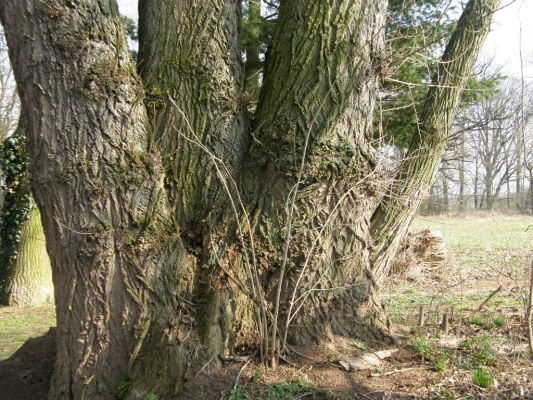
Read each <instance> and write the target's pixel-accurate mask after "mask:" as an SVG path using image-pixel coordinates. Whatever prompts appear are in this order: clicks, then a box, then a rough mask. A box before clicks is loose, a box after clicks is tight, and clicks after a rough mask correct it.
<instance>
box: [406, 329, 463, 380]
mask: <svg viewBox="0 0 533 400" xmlns="http://www.w3.org/2000/svg"><path fill="white" fill-rule="evenodd" d="M410 344H411V346H412V347H413V349H414V350H415V352H416V353H417V354H418V355H419V356H420V357H421V358H422V359H423V360H426V361H429V362H431V363H432V364H433V366H434V367H435V369H436V370H437V371H439V372H443V371H445V370H446V368H447V366H448V360H449V359H450V358H452V356H453V353H452V352H451V351H450V350H447V349H439V348H437V347H435V346H433V345H432V344H431V343H430V342H429V341H428V340H427V339H424V338H419V337H418V338H413V339H411V341H410Z"/></svg>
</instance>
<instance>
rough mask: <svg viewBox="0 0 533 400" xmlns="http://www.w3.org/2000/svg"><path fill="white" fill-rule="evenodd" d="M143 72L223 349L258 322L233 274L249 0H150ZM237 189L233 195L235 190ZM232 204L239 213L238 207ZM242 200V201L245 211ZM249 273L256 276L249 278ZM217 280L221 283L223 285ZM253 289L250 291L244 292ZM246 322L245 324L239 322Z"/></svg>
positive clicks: (198, 278)
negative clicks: (243, 3) (243, 22)
mask: <svg viewBox="0 0 533 400" xmlns="http://www.w3.org/2000/svg"><path fill="white" fill-rule="evenodd" d="M139 16H140V27H139V38H140V48H139V50H140V52H139V71H140V74H141V77H142V79H143V82H144V84H145V87H146V91H147V100H146V104H147V108H148V112H149V115H150V122H151V124H152V126H153V128H152V129H154V143H155V145H156V146H157V147H158V148H159V149H160V151H161V154H163V164H164V167H165V171H166V181H165V184H166V185H165V186H166V188H167V192H168V194H169V200H170V203H171V204H172V207H173V209H174V210H175V217H176V220H177V223H178V225H179V226H180V228H181V229H182V231H183V237H184V240H185V241H186V243H187V246H188V249H189V250H190V251H191V253H193V254H196V256H197V260H198V268H197V271H196V272H195V283H196V285H195V287H194V301H195V302H196V304H197V306H199V307H197V308H199V309H200V312H199V313H198V319H199V321H198V322H199V326H200V332H199V333H200V335H201V337H202V340H203V343H204V344H205V345H206V346H207V347H208V350H209V353H210V354H211V355H214V356H215V361H218V358H217V357H216V355H217V354H219V353H220V352H221V351H223V350H224V348H225V347H229V348H232V345H233V343H234V341H235V339H236V338H235V336H236V334H237V333H238V332H239V331H240V330H241V329H239V328H236V327H235V324H238V325H241V324H242V329H245V327H248V328H251V325H252V324H251V322H250V321H246V320H247V319H248V320H249V319H250V316H249V315H248V314H249V304H248V303H249V301H246V300H245V298H243V295H242V293H241V292H240V291H239V290H237V289H236V288H235V287H234V285H230V284H228V282H227V277H225V278H224V275H226V272H221V266H222V267H224V265H225V266H226V267H225V268H224V270H226V271H228V270H231V271H234V270H235V272H234V273H235V274H236V275H240V274H242V272H243V271H242V270H241V269H240V268H239V264H240V262H239V259H240V256H239V255H238V251H237V252H232V251H230V250H229V248H228V247H227V246H228V242H229V241H231V240H232V239H233V240H235V237H234V235H233V237H232V234H231V229H232V228H233V230H234V229H235V223H236V216H235V215H234V214H233V212H232V209H231V207H230V205H229V196H230V195H231V197H232V198H233V199H234V200H235V201H237V200H236V189H237V188H236V186H235V183H234V181H233V180H234V179H236V177H237V175H238V173H239V170H240V168H241V160H242V158H243V152H244V148H245V138H246V136H247V135H246V131H245V129H244V111H243V107H242V104H241V103H242V102H241V100H242V99H241V95H242V88H241V85H242V79H243V77H242V63H241V58H240V57H241V54H240V46H239V30H238V28H239V24H240V1H239V0H224V1H219V0H210V1H205V0H187V1H175V0H157V1H152V0H150V1H148V0H145V1H143V0H141V1H140V3H139ZM228 191H229V192H230V193H228ZM228 209H229V211H228ZM240 211H241V207H239V212H240ZM243 280H244V281H245V280H246V279H243ZM215 288H216V289H215ZM244 297H245V296H244ZM239 321H240V322H239Z"/></svg>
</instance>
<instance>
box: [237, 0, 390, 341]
mask: <svg viewBox="0 0 533 400" xmlns="http://www.w3.org/2000/svg"><path fill="white" fill-rule="evenodd" d="M385 7H386V2H384V1H374V2H371V3H370V2H354V1H347V0H335V1H332V2H329V3H327V4H326V3H324V2H308V1H290V2H282V3H281V7H280V10H279V19H278V25H277V30H276V32H275V35H274V38H273V41H272V43H271V49H270V51H269V53H268V54H267V58H266V65H265V75H264V85H263V88H262V90H261V93H260V98H259V104H258V108H257V112H256V115H255V120H254V129H253V133H252V135H253V141H252V146H251V149H250V156H249V159H248V161H247V162H248V164H247V166H248V168H245V175H244V178H243V181H244V186H245V191H246V192H247V194H248V196H247V197H248V198H251V199H254V202H255V206H254V207H255V211H254V215H255V218H256V221H257V224H258V226H259V228H258V231H259V235H261V236H262V237H261V241H260V242H261V244H262V248H261V250H260V252H261V253H262V254H264V256H265V258H266V261H267V262H266V265H268V266H269V267H268V271H267V273H266V276H267V278H268V283H267V284H266V286H267V297H268V300H269V304H272V307H273V309H274V311H275V310H276V309H277V308H279V310H283V312H282V314H281V315H280V316H279V319H278V320H274V321H273V324H274V326H275V327H276V329H278V325H279V331H281V332H282V334H285V333H286V328H287V318H293V320H292V321H291V324H290V325H291V332H290V337H291V338H292V339H293V340H295V341H299V342H302V343H305V342H309V341H311V340H320V339H323V338H324V337H329V336H331V334H335V333H336V334H345V335H348V336H349V335H361V336H363V335H364V336H371V337H374V338H379V339H382V338H383V337H384V334H383V333H384V332H385V331H386V319H385V318H383V314H382V313H381V312H380V311H381V307H380V306H378V304H377V302H376V299H375V297H374V289H373V283H372V279H371V277H370V276H369V275H368V244H369V241H370V239H369V236H368V218H369V216H370V215H371V212H372V211H371V207H372V202H371V197H372V194H373V191H374V190H375V183H376V182H375V181H376V180H377V179H376V177H375V176H373V169H374V164H373V160H372V157H371V156H370V155H369V146H368V142H367V141H368V138H369V137H370V135H371V131H370V130H371V127H372V120H371V116H372V109H373V106H374V98H375V93H376V87H377V81H378V77H379V67H380V62H379V60H380V57H381V51H382V46H383V37H382V30H383V25H384V19H385ZM252 166H256V167H255V168H252ZM257 166H259V167H257ZM258 182H259V184H257V183H258ZM280 276H281V277H282V278H283V280H282V281H281V283H280V281H279V278H280ZM278 285H280V286H279V289H278ZM278 291H279V292H278ZM277 293H280V298H279V303H280V304H279V307H278V304H277V303H278V301H277ZM303 299H305V303H303V302H302V301H303ZM302 304H303V307H302V308H301V309H300V311H299V312H297V313H296V311H297V310H298V309H299V307H300V306H302ZM289 311H291V312H292V315H291V316H290V317H289V315H288V312H289Z"/></svg>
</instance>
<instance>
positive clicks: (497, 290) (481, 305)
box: [476, 285, 502, 312]
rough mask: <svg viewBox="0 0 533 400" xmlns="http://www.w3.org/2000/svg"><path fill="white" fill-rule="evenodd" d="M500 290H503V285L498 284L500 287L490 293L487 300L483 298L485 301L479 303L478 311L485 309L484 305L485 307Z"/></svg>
mask: <svg viewBox="0 0 533 400" xmlns="http://www.w3.org/2000/svg"><path fill="white" fill-rule="evenodd" d="M500 290H502V286H501V285H500V286H498V288H497V289H496V290H494V291H493V292H492V293H491V294H489V295H488V297H487V298H486V299H485V300H483V303H481V304H480V305H479V307H478V308H477V310H476V312H480V311H481V310H482V309H483V307H485V305H486V304H487V303H488V302H489V301H490V299H492V298H493V297H494V296H496V295H497V294H498V293H499V292H500Z"/></svg>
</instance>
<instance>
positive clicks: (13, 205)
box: [0, 121, 54, 305]
mask: <svg viewBox="0 0 533 400" xmlns="http://www.w3.org/2000/svg"><path fill="white" fill-rule="evenodd" d="M24 126H25V124H24V123H23V121H21V122H20V124H19V127H18V128H17V130H16V131H15V132H14V133H13V135H11V136H10V137H9V138H7V139H6V140H4V142H3V144H2V148H1V151H0V157H1V165H2V174H3V178H4V182H3V186H4V189H5V194H4V201H3V204H2V212H1V213H0V224H1V225H0V244H1V246H0V304H3V305H27V304H39V303H43V302H46V301H51V300H52V299H53V295H54V287H53V284H52V271H51V267H50V259H49V258H48V254H47V253H46V243H45V237H44V232H43V227H42V224H41V217H40V214H39V210H38V209H37V206H36V204H35V201H34V200H33V198H32V196H31V192H30V183H29V180H28V172H27V164H28V162H27V154H26V150H25V146H24V138H25V135H24V129H25V127H24Z"/></svg>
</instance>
